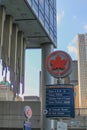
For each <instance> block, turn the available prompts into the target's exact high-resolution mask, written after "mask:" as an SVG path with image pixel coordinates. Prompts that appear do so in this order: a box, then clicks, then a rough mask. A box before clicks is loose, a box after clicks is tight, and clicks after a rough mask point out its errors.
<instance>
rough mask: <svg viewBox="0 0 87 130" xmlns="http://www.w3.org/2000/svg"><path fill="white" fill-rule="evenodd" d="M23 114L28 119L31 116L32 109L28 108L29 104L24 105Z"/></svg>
mask: <svg viewBox="0 0 87 130" xmlns="http://www.w3.org/2000/svg"><path fill="white" fill-rule="evenodd" d="M24 114H25V116H26V117H27V118H28V119H30V118H31V117H32V109H31V108H30V106H25V107H24Z"/></svg>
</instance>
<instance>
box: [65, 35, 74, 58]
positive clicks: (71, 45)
mask: <svg viewBox="0 0 87 130" xmlns="http://www.w3.org/2000/svg"><path fill="white" fill-rule="evenodd" d="M67 49H68V52H69V53H70V54H71V55H72V57H74V58H75V59H76V37H74V38H73V39H72V40H71V42H70V43H69V44H68V46H67Z"/></svg>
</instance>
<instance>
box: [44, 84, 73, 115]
mask: <svg viewBox="0 0 87 130" xmlns="http://www.w3.org/2000/svg"><path fill="white" fill-rule="evenodd" d="M46 110H47V114H46V117H74V116H75V112H74V87H73V86H72V85H65V84H62V85H60V84H58V85H47V88H46Z"/></svg>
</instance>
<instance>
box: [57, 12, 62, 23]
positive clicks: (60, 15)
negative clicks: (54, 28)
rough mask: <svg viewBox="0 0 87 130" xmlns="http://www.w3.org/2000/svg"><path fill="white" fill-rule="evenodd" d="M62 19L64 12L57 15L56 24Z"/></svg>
mask: <svg viewBox="0 0 87 130" xmlns="http://www.w3.org/2000/svg"><path fill="white" fill-rule="evenodd" d="M63 17H64V10H62V12H61V13H60V14H57V23H58V24H59V23H60V22H61V20H62V19H63Z"/></svg>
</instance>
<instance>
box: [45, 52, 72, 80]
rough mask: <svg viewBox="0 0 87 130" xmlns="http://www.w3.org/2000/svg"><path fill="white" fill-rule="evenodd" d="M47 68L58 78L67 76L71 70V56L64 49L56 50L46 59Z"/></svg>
mask: <svg viewBox="0 0 87 130" xmlns="http://www.w3.org/2000/svg"><path fill="white" fill-rule="evenodd" d="M46 68H47V70H48V72H49V73H50V74H51V75H52V76H54V77H56V78H59V77H61V78H62V77H65V76H67V75H69V74H70V72H71V68H72V60H71V57H70V56H69V55H68V54H67V53H66V52H64V51H54V52H52V53H51V54H50V55H48V57H47V59H46Z"/></svg>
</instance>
